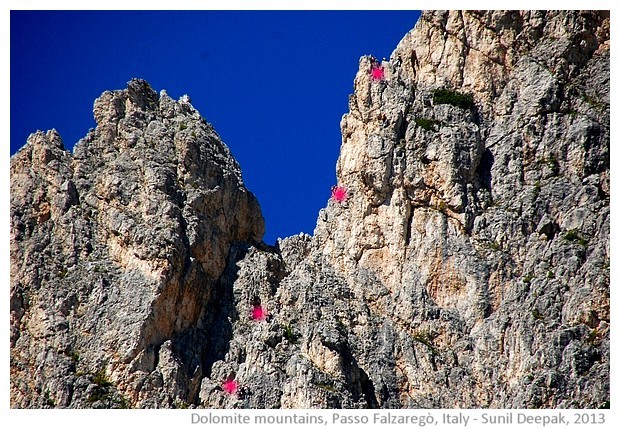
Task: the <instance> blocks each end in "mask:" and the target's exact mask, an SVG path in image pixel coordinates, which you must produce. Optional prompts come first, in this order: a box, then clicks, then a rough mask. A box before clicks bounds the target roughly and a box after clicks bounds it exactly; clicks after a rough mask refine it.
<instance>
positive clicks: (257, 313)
mask: <svg viewBox="0 0 620 429" xmlns="http://www.w3.org/2000/svg"><path fill="white" fill-rule="evenodd" d="M251 317H252V320H257V321H261V320H265V319H266V318H267V310H265V309H264V308H263V307H261V306H260V305H255V306H254V308H253V309H252V314H251Z"/></svg>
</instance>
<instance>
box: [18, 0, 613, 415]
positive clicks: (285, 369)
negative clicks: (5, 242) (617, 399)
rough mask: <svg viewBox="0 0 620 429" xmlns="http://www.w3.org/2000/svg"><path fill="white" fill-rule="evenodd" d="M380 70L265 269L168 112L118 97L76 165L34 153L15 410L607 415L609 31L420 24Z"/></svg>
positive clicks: (183, 109) (230, 195) (217, 174)
mask: <svg viewBox="0 0 620 429" xmlns="http://www.w3.org/2000/svg"><path fill="white" fill-rule="evenodd" d="M378 66H379V64H377V63H376V60H374V59H372V58H371V57H362V58H361V59H360V68H359V72H358V74H357V76H356V78H355V92H354V94H353V95H351V98H350V111H349V113H347V114H346V115H344V117H343V118H342V121H341V128H342V135H343V141H342V148H341V153H340V157H339V159H338V163H337V175H338V180H339V184H340V185H341V186H343V187H345V188H346V189H347V191H348V198H347V200H346V201H344V202H342V203H338V202H336V201H334V200H330V201H329V202H328V204H327V207H326V208H325V209H323V210H321V212H320V213H319V218H318V221H317V227H316V230H315V232H314V236H313V237H310V236H307V235H299V236H294V237H289V238H286V239H284V240H279V241H278V243H276V246H273V247H271V246H266V245H265V244H263V243H261V238H262V231H263V220H262V217H261V215H260V209H259V207H258V204H257V203H256V201H255V199H254V197H253V196H252V194H250V193H249V192H248V191H247V190H246V189H245V188H244V187H243V183H242V180H241V177H240V172H239V168H238V166H237V164H236V163H235V161H234V160H233V159H232V157H231V155H230V153H229V152H228V149H227V148H226V147H225V146H224V145H223V144H222V143H221V141H220V140H219V138H218V137H217V135H216V134H215V132H214V131H213V130H212V128H211V127H210V126H209V125H208V124H206V122H204V120H203V119H201V118H200V116H199V115H198V113H197V112H196V111H195V110H194V109H193V108H192V107H191V105H190V104H189V102H188V100H187V99H186V98H182V99H181V100H180V101H178V102H175V101H173V100H171V99H170V98H169V97H168V96H166V95H165V94H162V95H161V96H159V97H158V96H157V95H156V94H155V93H154V92H153V91H152V90H151V89H150V87H148V85H147V84H146V83H145V82H143V81H138V80H134V81H132V82H130V83H129V87H128V89H126V90H123V91H114V92H106V93H104V94H103V95H102V97H101V98H99V99H98V100H97V101H96V102H95V117H96V118H97V124H98V125H97V128H96V129H95V130H94V131H91V132H90V133H89V135H88V136H87V137H86V138H85V139H83V140H82V141H80V142H79V143H78V145H77V146H76V148H75V150H74V154H73V155H71V154H70V153H68V152H66V151H64V150H63V147H62V143H61V141H60V138H59V136H58V135H57V134H56V133H55V132H54V131H51V132H48V133H37V134H34V135H33V136H31V138H30V139H29V142H28V144H27V145H26V146H25V147H24V149H22V150H21V151H20V152H19V153H18V154H16V155H15V156H14V157H13V159H12V161H11V222H12V223H11V231H12V236H11V404H12V406H13V407H48V406H51V407H54V406H55V407H118V406H131V407H187V406H189V407H210V408H213V407H215V408H217V407H227V408H231V407H253V408H277V407H284V408H291V407H298V408H310V407H330V408H335V407H350V408H367V407H382V408H399V407H441V408H453V407H459V408H467V407H509V408H510V407H524V408H538V407H544V408H547V407H558V408H568V407H575V408H585V407H587V408H596V407H600V406H606V405H608V404H609V327H610V325H609V193H610V188H609V77H610V74H609V14H608V13H605V12H576V11H569V12H544V11H537V12H496V11H494V12H431V13H424V14H423V15H422V17H421V19H420V21H419V22H418V23H417V25H416V27H415V28H414V29H413V30H412V31H411V32H410V33H409V34H407V35H406V36H405V37H404V39H403V40H402V41H401V42H400V44H399V45H398V47H397V48H396V50H395V51H394V53H393V54H392V56H391V58H390V60H389V61H384V62H383V63H382V64H381V66H382V67H383V70H384V77H383V78H382V79H374V78H373V77H372V75H371V69H372V68H373V67H378ZM255 306H261V308H264V309H266V311H267V312H268V315H267V317H266V319H265V320H253V319H252V318H251V317H250V315H251V312H252V309H253V308H254V307H255ZM230 379H234V380H235V381H236V382H237V383H238V389H237V391H236V393H234V394H228V393H226V392H225V391H224V390H223V389H222V383H223V382H224V381H225V380H230Z"/></svg>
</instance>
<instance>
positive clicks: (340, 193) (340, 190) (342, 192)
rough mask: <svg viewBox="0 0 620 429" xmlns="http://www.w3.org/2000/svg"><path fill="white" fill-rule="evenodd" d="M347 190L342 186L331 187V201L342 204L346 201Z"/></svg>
mask: <svg viewBox="0 0 620 429" xmlns="http://www.w3.org/2000/svg"><path fill="white" fill-rule="evenodd" d="M347 197H348V193H347V189H346V188H345V187H343V186H337V185H334V186H332V199H333V200H334V201H336V202H337V203H344V202H345V201H346V200H347Z"/></svg>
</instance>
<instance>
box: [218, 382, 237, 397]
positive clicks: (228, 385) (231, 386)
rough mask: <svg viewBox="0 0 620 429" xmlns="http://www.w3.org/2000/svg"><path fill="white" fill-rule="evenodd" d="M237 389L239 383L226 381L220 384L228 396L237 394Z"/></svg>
mask: <svg viewBox="0 0 620 429" xmlns="http://www.w3.org/2000/svg"><path fill="white" fill-rule="evenodd" d="M238 388H239V383H237V382H236V381H235V380H226V381H225V382H223V383H222V389H224V392H226V393H228V394H229V395H234V394H235V393H237V389H238Z"/></svg>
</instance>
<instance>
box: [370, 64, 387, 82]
mask: <svg viewBox="0 0 620 429" xmlns="http://www.w3.org/2000/svg"><path fill="white" fill-rule="evenodd" d="M370 75H371V76H372V78H373V79H374V80H383V78H384V77H385V71H384V70H383V67H381V66H380V65H379V64H373V65H372V67H371V68H370Z"/></svg>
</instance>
